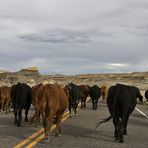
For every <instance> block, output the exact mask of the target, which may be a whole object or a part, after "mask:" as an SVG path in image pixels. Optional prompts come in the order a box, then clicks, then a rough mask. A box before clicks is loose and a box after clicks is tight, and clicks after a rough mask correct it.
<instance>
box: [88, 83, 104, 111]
mask: <svg viewBox="0 0 148 148" xmlns="http://www.w3.org/2000/svg"><path fill="white" fill-rule="evenodd" d="M89 96H90V98H91V99H92V109H94V110H96V109H97V104H98V100H99V98H100V96H101V89H100V88H99V87H98V86H97V85H94V86H92V87H90V89H89Z"/></svg>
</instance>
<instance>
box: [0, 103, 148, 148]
mask: <svg viewBox="0 0 148 148" xmlns="http://www.w3.org/2000/svg"><path fill="white" fill-rule="evenodd" d="M137 108H138V109H140V110H141V111H143V112H144V113H145V114H147V115H148V106H142V105H137ZM32 114H33V109H31V111H30V113H29V118H30V117H31V116H32ZM108 116H109V112H108V109H107V106H106V105H105V104H102V103H101V102H100V103H99V104H98V110H97V111H93V110H92V109H91V102H89V103H87V108H86V109H79V110H78V116H76V117H75V116H73V117H72V118H68V119H66V120H65V121H64V122H63V123H62V134H61V136H60V137H55V136H54V131H53V132H52V135H51V141H50V142H49V143H46V144H45V143H43V141H42V140H41V141H38V142H36V141H37V139H38V137H39V136H42V135H43V131H41V133H39V131H38V130H39V129H41V128H42V126H39V127H36V126H34V125H33V126H31V127H30V126H29V124H28V123H25V122H24V121H23V122H22V127H16V125H15V124H14V123H13V120H14V117H13V113H9V114H4V113H0V148H12V147H15V146H18V147H27V146H28V147H31V146H33V143H35V145H34V146H33V147H35V148H48V147H52V148H147V147H148V119H147V118H145V117H144V116H142V115H141V114H140V113H139V112H137V111H136V110H135V111H134V112H133V113H132V115H131V116H130V118H129V123H128V130H127V131H128V135H127V136H125V142H124V143H123V144H120V143H115V142H114V137H113V134H114V127H113V124H112V120H110V121H109V122H107V123H104V124H102V125H100V126H99V127H98V128H97V129H95V125H96V123H97V122H98V121H100V120H101V119H103V118H105V117H108ZM23 117H24V112H23ZM33 133H35V134H36V135H35V136H32V138H31V137H29V136H31V135H32V134H33ZM28 137H29V138H28ZM36 138H37V139H36ZM24 139H25V141H24ZM22 141H23V142H24V143H23V142H22Z"/></svg>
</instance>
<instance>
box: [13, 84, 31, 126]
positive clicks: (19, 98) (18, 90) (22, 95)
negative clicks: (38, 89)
mask: <svg viewBox="0 0 148 148" xmlns="http://www.w3.org/2000/svg"><path fill="white" fill-rule="evenodd" d="M10 95H11V98H12V107H13V108H14V116H15V124H17V126H21V118H22V110H23V109H25V121H26V122H27V121H28V118H27V115H28V110H29V108H30V105H31V101H32V99H31V88H30V87H29V86H28V85H27V84H25V83H18V84H16V85H13V86H12V87H11V93H10Z"/></svg>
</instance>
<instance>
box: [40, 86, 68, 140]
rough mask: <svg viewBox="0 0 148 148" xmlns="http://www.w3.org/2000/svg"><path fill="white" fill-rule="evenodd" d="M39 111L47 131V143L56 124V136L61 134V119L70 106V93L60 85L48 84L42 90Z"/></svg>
mask: <svg viewBox="0 0 148 148" xmlns="http://www.w3.org/2000/svg"><path fill="white" fill-rule="evenodd" d="M40 95H41V96H40V100H39V111H40V113H41V116H42V123H43V127H44V131H45V141H46V142H48V141H49V140H50V128H51V125H52V124H53V123H55V124H56V135H57V136H58V135H59V133H60V132H61V127H60V123H61V118H62V116H63V114H64V111H65V110H66V108H67V106H68V91H67V90H66V89H64V88H62V87H61V86H60V85H58V84H47V85H45V86H44V87H43V88H42V89H41V90H40Z"/></svg>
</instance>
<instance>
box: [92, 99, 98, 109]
mask: <svg viewBox="0 0 148 148" xmlns="http://www.w3.org/2000/svg"><path fill="white" fill-rule="evenodd" d="M97 104H98V100H97V99H95V100H94V106H93V109H94V110H97Z"/></svg>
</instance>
